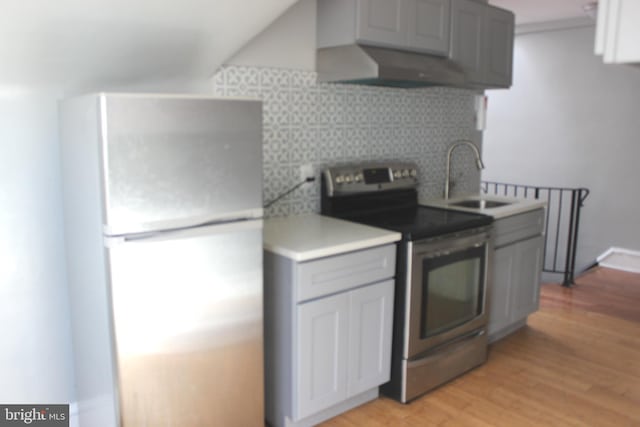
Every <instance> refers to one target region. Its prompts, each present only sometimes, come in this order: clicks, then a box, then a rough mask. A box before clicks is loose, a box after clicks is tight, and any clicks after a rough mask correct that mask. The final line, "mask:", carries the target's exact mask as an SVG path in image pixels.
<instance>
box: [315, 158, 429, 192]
mask: <svg viewBox="0 0 640 427" xmlns="http://www.w3.org/2000/svg"><path fill="white" fill-rule="evenodd" d="M322 179H323V191H324V192H325V195H327V196H329V197H332V196H335V195H343V194H357V193H370V192H375V191H385V190H397V189H403V188H415V187H416V186H417V185H418V169H417V167H416V165H415V164H414V163H410V162H390V163H363V164H357V165H347V166H338V167H333V168H328V169H326V170H325V171H324V172H323V174H322Z"/></svg>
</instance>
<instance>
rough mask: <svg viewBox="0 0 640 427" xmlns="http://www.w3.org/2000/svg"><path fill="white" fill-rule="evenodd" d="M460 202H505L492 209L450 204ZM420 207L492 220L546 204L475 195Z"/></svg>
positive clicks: (439, 200)
mask: <svg viewBox="0 0 640 427" xmlns="http://www.w3.org/2000/svg"><path fill="white" fill-rule="evenodd" d="M462 200H492V201H497V202H506V203H507V204H506V205H504V206H498V207H494V208H468V207H463V206H455V205H453V204H452V203H456V202H459V201H462ZM420 204H421V205H425V206H432V207H436V208H446V209H453V210H457V211H462V212H473V213H480V214H484V215H489V216H491V217H493V218H494V219H500V218H506V217H508V216H512V215H517V214H520V213H525V212H528V211H532V210H535V209H540V208H544V207H546V206H547V203H546V202H545V201H544V200H536V199H519V198H513V197H500V196H493V195H489V194H475V195H470V196H469V195H467V196H460V197H452V198H450V199H449V200H444V199H430V200H420Z"/></svg>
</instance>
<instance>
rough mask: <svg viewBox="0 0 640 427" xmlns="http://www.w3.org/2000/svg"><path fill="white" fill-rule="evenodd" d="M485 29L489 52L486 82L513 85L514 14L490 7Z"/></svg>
mask: <svg viewBox="0 0 640 427" xmlns="http://www.w3.org/2000/svg"><path fill="white" fill-rule="evenodd" d="M485 22H486V23H487V28H486V31H485V34H486V38H485V43H486V48H487V52H486V54H485V55H484V58H485V63H484V66H485V76H484V83H487V84H489V85H491V86H496V87H504V86H506V87H508V86H511V81H512V68H513V67H512V65H513V34H514V16H513V13H511V12H509V11H508V10H504V9H499V8H497V7H489V8H487V10H486V18H485Z"/></svg>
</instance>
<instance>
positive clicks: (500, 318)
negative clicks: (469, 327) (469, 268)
mask: <svg viewBox="0 0 640 427" xmlns="http://www.w3.org/2000/svg"><path fill="white" fill-rule="evenodd" d="M516 253H517V251H516V248H515V245H509V246H505V247H502V248H500V249H496V251H495V252H494V255H493V257H494V258H493V283H492V285H491V289H490V294H489V325H488V330H489V335H493V334H495V333H496V332H498V331H500V330H501V329H502V328H505V327H506V326H508V325H509V323H510V322H511V299H512V297H511V293H512V290H513V286H514V280H515V277H514V274H515V270H516Z"/></svg>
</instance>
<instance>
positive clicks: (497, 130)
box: [483, 27, 640, 270]
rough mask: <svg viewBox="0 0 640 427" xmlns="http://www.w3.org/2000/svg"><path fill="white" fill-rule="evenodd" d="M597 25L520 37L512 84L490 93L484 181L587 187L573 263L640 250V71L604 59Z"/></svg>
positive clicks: (581, 265) (517, 42)
mask: <svg viewBox="0 0 640 427" xmlns="http://www.w3.org/2000/svg"><path fill="white" fill-rule="evenodd" d="M593 43H594V28H593V27H591V28H579V29H568V30H560V31H550V32H543V33H532V34H523V35H519V36H517V37H516V42H515V55H514V85H513V87H512V88H511V90H508V91H490V92H489V112H488V129H487V131H486V132H485V138H484V141H485V142H484V147H483V148H484V156H485V164H486V166H487V169H485V171H484V173H483V179H485V180H490V181H502V182H513V183H520V184H532V185H542V186H561V187H587V188H588V189H590V190H591V195H590V196H589V198H588V199H587V201H586V204H585V208H584V209H583V211H582V215H583V216H582V219H581V224H580V234H579V242H578V243H579V247H578V258H577V262H576V264H577V269H578V270H580V269H581V268H584V267H586V266H588V265H589V264H591V263H592V262H593V261H594V260H595V257H596V256H597V255H599V254H600V253H602V252H604V250H606V249H607V248H608V247H610V246H620V247H627V248H631V249H640V227H639V226H638V218H640V198H638V182H640V167H638V165H639V163H638V159H640V139H639V135H640V114H639V112H640V69H639V68H637V67H628V66H620V65H604V64H603V63H602V58H600V57H596V56H595V55H594V54H593Z"/></svg>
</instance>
